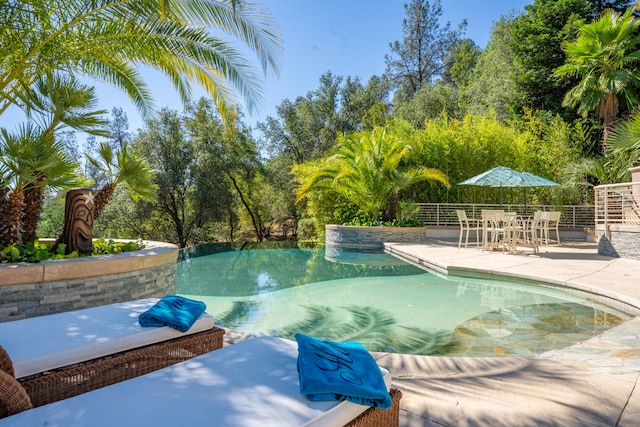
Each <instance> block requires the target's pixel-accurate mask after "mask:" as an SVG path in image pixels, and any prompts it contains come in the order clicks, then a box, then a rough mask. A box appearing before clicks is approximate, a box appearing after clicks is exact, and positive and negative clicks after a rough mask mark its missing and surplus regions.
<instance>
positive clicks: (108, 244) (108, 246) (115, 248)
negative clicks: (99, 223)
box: [91, 238, 145, 256]
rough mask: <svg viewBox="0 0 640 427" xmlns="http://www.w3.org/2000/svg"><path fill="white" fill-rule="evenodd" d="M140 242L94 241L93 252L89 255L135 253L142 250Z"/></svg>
mask: <svg viewBox="0 0 640 427" xmlns="http://www.w3.org/2000/svg"><path fill="white" fill-rule="evenodd" d="M144 247H145V245H144V244H143V243H142V241H137V242H126V243H123V242H115V241H113V240H111V239H110V240H105V239H102V238H100V239H96V240H94V241H93V250H92V252H91V255H94V256H96V255H108V254H119V253H123V252H131V251H137V250H140V249H142V248H144Z"/></svg>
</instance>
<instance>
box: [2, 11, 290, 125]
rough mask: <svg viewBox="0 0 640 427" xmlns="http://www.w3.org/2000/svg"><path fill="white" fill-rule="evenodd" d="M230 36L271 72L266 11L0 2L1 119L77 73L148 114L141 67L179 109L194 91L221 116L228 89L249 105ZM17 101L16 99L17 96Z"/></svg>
mask: <svg viewBox="0 0 640 427" xmlns="http://www.w3.org/2000/svg"><path fill="white" fill-rule="evenodd" d="M222 34H227V35H230V36H232V37H234V38H236V39H237V40H239V41H241V42H242V43H244V44H245V45H246V46H247V47H248V48H249V49H250V50H251V51H253V52H254V53H255V55H256V56H257V58H258V60H259V61H260V63H261V65H262V68H263V71H264V72H265V73H266V72H273V73H274V74H276V75H277V74H278V55H279V51H280V38H279V36H278V35H277V29H276V26H275V25H274V23H273V22H272V21H271V19H270V17H269V15H268V14H267V13H266V12H265V10H264V9H262V8H260V7H256V6H255V5H249V4H246V3H245V2H244V1H241V0H237V1H230V2H227V1H210V0H195V1H187V0H173V1H166V0H135V1H134V0H125V1H114V0H97V1H91V2H87V1H80V0H72V1H63V0H46V1H45V0H28V1H27V0H17V1H4V2H0V94H1V95H2V101H0V114H1V113H2V112H4V111H5V110H6V109H7V108H8V107H9V105H11V104H19V105H22V103H24V102H26V103H27V104H28V103H29V102H30V101H29V100H28V99H25V98H24V97H23V96H22V95H24V94H25V93H26V91H28V90H29V89H30V88H31V86H32V85H34V84H35V82H37V81H38V80H39V79H40V78H41V77H43V76H45V75H48V74H52V73H56V72H59V73H63V74H71V75H75V74H84V75H87V76H89V77H92V78H95V79H97V80H99V81H103V82H106V83H108V84H111V85H113V86H115V87H116V88H118V89H121V90H123V91H124V92H125V93H126V94H127V95H128V96H129V97H130V98H131V99H132V101H133V102H134V103H135V105H136V106H137V107H138V108H139V109H140V111H141V112H142V113H143V114H145V115H148V113H149V112H150V111H151V110H152V105H153V99H152V96H151V93H150V91H149V88H148V86H147V84H146V82H145V80H144V73H143V72H142V71H141V68H140V67H141V66H146V67H151V68H153V69H156V70H158V71H160V72H161V73H163V74H164V75H165V76H167V78H168V79H169V80H170V81H171V82H172V83H173V85H174V87H175V88H176V90H177V92H178V93H179V95H180V96H181V97H182V99H183V100H184V101H185V102H186V101H188V100H189V98H190V97H191V84H192V83H196V84H198V85H200V86H202V87H203V88H204V89H205V90H206V91H207V93H208V94H209V95H210V96H211V97H212V99H213V100H214V101H215V103H216V105H217V106H218V108H219V109H220V110H221V111H224V110H226V108H227V107H228V106H232V105H234V102H233V100H234V92H233V90H232V87H233V88H234V89H235V90H236V91H237V92H238V93H239V94H240V95H241V96H242V97H243V98H244V99H245V100H246V101H247V102H248V105H249V106H250V107H251V106H252V105H253V103H254V102H255V101H256V100H259V99H260V96H261V92H260V88H259V85H258V83H259V78H258V74H257V73H256V72H255V71H253V68H252V67H251V65H250V63H249V62H248V61H247V60H246V59H245V57H244V56H243V55H242V54H241V53H240V51H239V50H238V49H237V48H236V46H235V45H234V44H233V43H232V42H231V41H230V39H227V38H223V37H222ZM21 98H22V99H21Z"/></svg>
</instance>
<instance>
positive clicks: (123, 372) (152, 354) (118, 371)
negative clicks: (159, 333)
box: [18, 326, 225, 407]
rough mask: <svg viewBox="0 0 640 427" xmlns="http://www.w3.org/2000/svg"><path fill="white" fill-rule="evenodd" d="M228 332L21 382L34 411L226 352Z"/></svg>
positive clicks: (214, 331) (210, 333)
mask: <svg viewBox="0 0 640 427" xmlns="http://www.w3.org/2000/svg"><path fill="white" fill-rule="evenodd" d="M224 332H225V331H224V329H221V328H218V327H215V326H214V327H213V328H211V329H210V330H208V331H203V332H198V333H195V334H191V335H186V336H184V337H180V338H175V339H171V340H167V341H162V342H158V343H155V344H150V345H147V346H144V347H139V348H135V349H131V350H127V351H123V352H120V353H115V354H111V355H108V356H104V357H101V358H97V359H93V360H88V361H86V362H82V363H77V364H74V365H69V366H65V367H62V368H58V369H55V370H52V371H46V372H42V373H39V374H36V375H31V376H28V377H23V378H18V382H20V384H21V385H22V386H23V387H24V389H25V390H26V391H27V394H28V395H29V397H30V398H31V403H32V404H33V406H34V407H37V406H41V405H46V404H47V403H51V402H56V401H58V400H62V399H67V398H69V397H73V396H76V395H78V394H81V393H86V392H88V391H91V390H95V389H97V388H101V387H105V386H107V385H111V384H115V383H118V382H120V381H125V380H128V379H130V378H133V377H137V376H140V375H144V374H147V373H149V372H152V371H155V370H158V369H160V368H164V367H166V366H170V365H174V364H176V363H178V362H182V361H183V360H187V359H190V358H192V357H195V356H198V355H200V354H204V353H208V352H210V351H213V350H217V349H219V348H222V344H223V337H224Z"/></svg>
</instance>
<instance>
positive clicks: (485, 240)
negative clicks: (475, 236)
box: [482, 210, 540, 253]
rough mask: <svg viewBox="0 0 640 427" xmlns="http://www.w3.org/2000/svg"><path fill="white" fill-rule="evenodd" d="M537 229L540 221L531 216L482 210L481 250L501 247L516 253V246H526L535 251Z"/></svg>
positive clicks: (536, 249)
mask: <svg viewBox="0 0 640 427" xmlns="http://www.w3.org/2000/svg"><path fill="white" fill-rule="evenodd" d="M539 230H540V221H539V220H538V219H536V218H533V217H528V216H526V217H525V216H518V214H517V213H516V212H504V211H498V210H491V211H488V210H487V211H483V212H482V248H483V250H484V249H490V250H493V249H502V250H503V251H504V250H508V251H509V252H510V253H517V248H518V246H527V247H532V248H533V249H534V252H536V253H537V251H538V235H537V233H538V232H539Z"/></svg>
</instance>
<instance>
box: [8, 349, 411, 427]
mask: <svg viewBox="0 0 640 427" xmlns="http://www.w3.org/2000/svg"><path fill="white" fill-rule="evenodd" d="M297 356H298V351H297V344H296V343H295V342H293V341H290V340H286V339H282V338H276V337H260V338H254V339H250V340H247V341H244V342H242V343H239V344H235V345H232V346H229V347H225V348H223V349H221V350H218V351H214V352H210V353H207V354H204V355H201V356H198V357H195V358H193V359H191V360H187V361H185V362H181V363H179V364H177V365H173V366H169V367H166V368H163V369H161V370H158V371H155V372H153V373H150V374H147V375H143V376H141V377H137V378H133V379H130V380H127V381H123V382H120V383H117V384H113V385H111V386H109V387H104V388H101V389H99V390H94V391H92V392H89V393H85V394H82V395H79V396H76V397H73V398H70V399H66V400H62V401H59V402H55V403H52V404H50V405H46V406H41V407H39V408H34V409H28V410H24V411H23V412H19V413H16V414H14V415H12V416H9V417H7V418H5V419H3V420H1V421H0V424H1V425H3V426H13V427H23V426H24V427H26V426H35V425H49V424H51V425H54V424H55V425H74V426H91V427H101V426H109V427H111V426H114V425H133V426H135V425H140V426H142V425H152V426H175V425H183V426H197V425H215V426H217V427H225V426H232V427H237V426H243V427H251V426H260V427H271V426H274V427H286V426H300V425H304V426H308V427H310V426H314V427H319V426H323V427H324V426H332V427H333V426H341V425H348V426H351V427H356V426H394V427H395V426H398V422H399V409H400V408H399V406H400V404H399V402H400V398H401V396H402V395H401V393H400V392H399V391H397V390H395V389H390V394H391V397H392V401H393V406H392V408H390V409H387V410H380V409H377V408H370V407H367V406H362V405H358V404H355V403H351V402H336V401H322V402H319V401H310V400H308V399H307V398H305V397H304V396H303V395H301V394H300V385H299V379H298V372H297V369H296V365H297ZM381 371H382V373H383V376H384V378H385V384H386V385H387V388H390V385H391V375H390V374H389V372H387V371H386V370H384V369H381ZM8 379H9V381H8V382H10V380H11V378H10V377H9V378H8ZM2 380H7V376H4V377H0V391H5V390H9V391H11V386H13V388H15V383H14V384H13V385H11V384H7V381H5V386H4V387H3V386H2ZM13 394H14V395H15V394H16V393H15V391H14V392H13ZM2 396H4V400H5V401H6V402H8V404H10V405H13V409H14V412H18V411H19V410H20V408H18V409H17V410H16V408H15V405H16V402H18V403H19V402H20V398H19V397H17V398H14V399H10V394H9V393H8V392H3V393H2ZM23 400H24V398H23ZM22 409H24V408H22Z"/></svg>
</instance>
